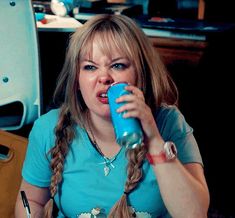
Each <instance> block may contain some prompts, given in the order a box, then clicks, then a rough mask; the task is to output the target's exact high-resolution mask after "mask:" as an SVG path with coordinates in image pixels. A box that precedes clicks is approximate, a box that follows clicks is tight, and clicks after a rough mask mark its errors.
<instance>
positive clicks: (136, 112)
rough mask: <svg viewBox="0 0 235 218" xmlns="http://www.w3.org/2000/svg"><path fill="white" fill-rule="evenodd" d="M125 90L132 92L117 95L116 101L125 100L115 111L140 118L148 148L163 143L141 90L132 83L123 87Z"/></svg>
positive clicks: (125, 115)
mask: <svg viewBox="0 0 235 218" xmlns="http://www.w3.org/2000/svg"><path fill="white" fill-rule="evenodd" d="M125 89H126V90H127V91H130V92H131V93H132V94H129V95H123V96H121V97H119V98H118V99H117V100H116V102H117V103H121V102H126V104H124V105H123V106H121V107H120V108H118V110H117V112H118V113H121V112H124V111H125V113H124V115H123V117H124V118H127V117H135V118H138V119H139V120H140V123H141V125H142V129H143V131H144V135H145V139H144V140H145V143H147V145H148V147H149V150H152V149H156V148H157V146H156V145H159V146H158V147H159V148H160V146H162V145H163V143H164V141H163V139H162V137H161V135H160V133H159V131H158V128H157V125H156V122H155V120H154V117H153V114H152V111H151V109H150V107H149V106H148V105H147V104H146V103H145V99H144V95H143V92H142V91H141V90H140V89H139V88H137V87H135V86H132V85H128V86H126V87H125Z"/></svg>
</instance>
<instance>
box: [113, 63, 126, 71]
mask: <svg viewBox="0 0 235 218" xmlns="http://www.w3.org/2000/svg"><path fill="white" fill-rule="evenodd" d="M112 68H114V69H117V70H124V69H126V68H127V65H126V64H122V63H116V64H113V65H112Z"/></svg>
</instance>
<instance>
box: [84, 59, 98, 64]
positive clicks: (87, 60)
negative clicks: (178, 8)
mask: <svg viewBox="0 0 235 218" xmlns="http://www.w3.org/2000/svg"><path fill="white" fill-rule="evenodd" d="M84 61H86V62H91V63H93V64H96V63H95V62H94V61H93V60H90V59H83V60H82V62H84Z"/></svg>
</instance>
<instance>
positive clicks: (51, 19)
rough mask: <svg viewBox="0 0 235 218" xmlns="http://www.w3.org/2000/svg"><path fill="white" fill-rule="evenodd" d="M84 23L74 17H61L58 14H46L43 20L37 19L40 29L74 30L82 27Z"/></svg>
mask: <svg viewBox="0 0 235 218" xmlns="http://www.w3.org/2000/svg"><path fill="white" fill-rule="evenodd" d="M82 25H83V24H82V23H80V22H79V21H77V20H76V19H74V18H72V17H59V16H56V15H50V14H46V15H45V18H44V19H43V20H41V21H37V27H38V28H39V29H44V30H46V29H53V30H55V29H60V30H61V29H63V30H66V29H67V30H68V31H70V30H74V29H76V28H78V27H81V26H82Z"/></svg>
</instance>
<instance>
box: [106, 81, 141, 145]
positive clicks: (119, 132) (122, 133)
mask: <svg viewBox="0 0 235 218" xmlns="http://www.w3.org/2000/svg"><path fill="white" fill-rule="evenodd" d="M126 86H128V84H127V83H126V82H119V83H113V84H111V86H110V87H109V89H108V92H107V94H108V100H109V106H110V113H111V119H112V123H113V127H114V132H115V136H116V141H117V143H118V144H119V145H120V146H125V147H126V148H136V147H139V146H141V145H142V141H143V131H142V128H141V125H140V122H139V120H138V119H137V118H134V117H128V118H123V114H124V113H125V111H124V112H122V113H117V109H118V108H120V107H121V106H122V105H124V104H126V103H125V102H121V103H117V102H116V99H117V98H119V97H120V96H122V95H128V94H131V92H129V91H127V90H125V87H126Z"/></svg>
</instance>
